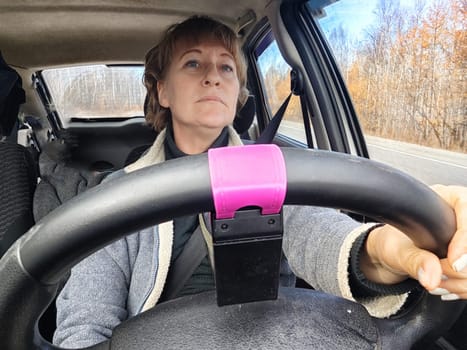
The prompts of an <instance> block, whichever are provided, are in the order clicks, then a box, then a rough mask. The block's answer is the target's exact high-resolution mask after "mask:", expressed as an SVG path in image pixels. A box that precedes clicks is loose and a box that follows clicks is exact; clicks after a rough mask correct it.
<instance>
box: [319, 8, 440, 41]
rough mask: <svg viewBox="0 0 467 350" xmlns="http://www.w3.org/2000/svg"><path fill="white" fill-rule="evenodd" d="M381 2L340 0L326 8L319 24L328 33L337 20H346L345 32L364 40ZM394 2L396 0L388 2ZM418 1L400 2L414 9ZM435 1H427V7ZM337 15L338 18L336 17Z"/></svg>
mask: <svg viewBox="0 0 467 350" xmlns="http://www.w3.org/2000/svg"><path fill="white" fill-rule="evenodd" d="M378 1H379V0H339V1H337V2H336V3H334V4H332V5H330V6H328V7H326V8H325V11H326V13H327V16H326V17H324V18H322V19H321V20H320V21H319V22H320V25H321V26H322V29H323V30H324V31H325V32H326V31H327V30H331V29H332V28H333V27H336V22H335V20H336V19H338V18H339V19H342V18H346V19H345V25H344V26H345V28H344V29H345V30H346V31H347V32H350V33H352V37H353V38H355V39H357V38H362V37H363V36H364V34H365V28H368V26H370V25H371V24H372V22H373V20H374V13H373V11H374V9H375V8H376V5H377V3H378ZM386 1H394V0H386ZM416 1H417V0H400V4H401V7H413V6H414V4H415V2H416ZM433 1H434V0H425V2H426V6H428V5H429V4H430V3H432V2H433ZM336 15H337V16H336Z"/></svg>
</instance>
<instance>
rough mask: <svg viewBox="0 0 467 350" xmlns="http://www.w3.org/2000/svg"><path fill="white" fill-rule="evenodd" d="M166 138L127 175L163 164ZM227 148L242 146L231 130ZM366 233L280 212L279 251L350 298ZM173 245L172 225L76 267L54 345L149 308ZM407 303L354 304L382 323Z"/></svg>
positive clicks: (314, 210) (84, 341) (323, 214)
mask: <svg viewBox="0 0 467 350" xmlns="http://www.w3.org/2000/svg"><path fill="white" fill-rule="evenodd" d="M164 139H165V130H164V131H162V132H161V133H160V135H159V136H158V137H157V139H156V141H155V142H154V144H153V145H152V146H151V148H150V149H149V150H148V152H147V153H146V154H145V155H144V156H143V157H141V158H140V159H139V160H137V161H136V162H135V163H133V164H131V165H129V166H127V167H126V168H125V172H132V171H135V170H137V169H140V168H143V167H145V166H148V165H151V164H155V163H159V162H162V161H164V160H165V154H164ZM229 145H241V140H240V138H239V136H238V135H237V134H236V132H235V131H234V130H233V129H232V128H230V129H229ZM371 227H372V226H371V225H368V224H366V225H362V224H360V223H358V222H356V221H354V220H352V219H351V218H349V217H348V216H347V215H344V214H341V213H339V212H338V211H336V210H333V209H328V208H319V207H298V206H285V207H284V238H283V250H284V252H285V255H286V256H287V258H288V261H289V264H290V267H291V268H292V271H293V272H294V273H295V274H296V275H297V276H298V277H300V278H302V279H304V280H305V281H307V282H308V283H309V284H310V285H312V286H313V287H314V288H316V289H319V290H322V291H324V292H328V293H331V294H334V295H338V296H342V297H344V298H347V299H350V300H354V299H353V297H352V293H351V291H350V287H349V281H348V273H347V271H348V264H349V254H350V249H351V247H352V244H353V242H354V241H355V239H356V238H357V237H358V236H359V235H361V234H362V233H364V232H366V231H367V230H368V229H369V228H371ZM304 228H306V230H305V229H304ZM172 242H173V224H172V222H171V221H170V222H166V223H162V224H160V225H158V226H156V227H150V228H148V229H145V230H142V231H140V232H137V233H134V234H132V235H130V236H127V237H125V238H123V239H121V240H118V241H116V242H114V243H113V244H111V245H109V246H107V247H105V248H103V249H101V250H99V251H98V252H96V253H94V254H93V255H91V256H89V257H88V258H86V259H85V260H83V261H82V262H81V263H79V264H78V265H76V266H75V267H74V268H73V269H72V271H71V275H70V278H69V280H68V281H67V283H66V285H65V287H64V288H63V290H62V292H61V293H60V295H59V296H58V298H57V301H56V305H57V329H56V332H55V334H54V339H53V341H54V344H56V345H59V346H61V347H67V348H81V347H86V346H90V345H94V344H96V343H99V342H102V341H104V340H106V339H108V338H110V337H111V335H112V330H113V329H114V328H115V327H116V326H117V325H118V324H120V323H121V322H123V321H125V320H126V319H128V318H130V317H132V316H135V315H137V314H139V313H141V312H143V311H145V310H147V309H149V308H152V307H153V306H155V305H156V303H157V301H158V299H159V298H160V296H161V293H162V290H163V288H164V284H165V280H166V278H167V273H168V270H169V264H170V257H171V253H172ZM405 299H406V295H396V296H385V297H378V298H373V299H369V300H359V301H360V302H362V303H363V304H364V306H365V307H367V309H368V311H369V312H370V313H371V314H372V315H374V316H377V317H386V316H389V315H391V314H393V313H395V312H396V311H397V310H398V309H399V308H400V306H401V305H402V304H403V302H404V301H405Z"/></svg>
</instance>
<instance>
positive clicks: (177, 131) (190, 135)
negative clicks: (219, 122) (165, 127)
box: [173, 126, 223, 154]
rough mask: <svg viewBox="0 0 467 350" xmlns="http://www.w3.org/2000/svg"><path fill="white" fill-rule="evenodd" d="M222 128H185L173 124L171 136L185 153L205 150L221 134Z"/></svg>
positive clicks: (198, 152) (197, 152) (196, 152)
mask: <svg viewBox="0 0 467 350" xmlns="http://www.w3.org/2000/svg"><path fill="white" fill-rule="evenodd" d="M222 130H223V128H222V129H218V128H213V129H208V128H199V130H193V128H189V129H185V128H178V127H175V126H173V137H174V141H175V144H176V145H177V147H178V149H179V150H180V151H182V152H183V153H185V154H200V153H203V152H205V151H206V150H207V149H208V148H209V147H210V146H211V145H212V144H213V143H214V141H216V139H217V138H218V137H219V135H220V134H221V132H222Z"/></svg>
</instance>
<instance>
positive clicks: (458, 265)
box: [452, 254, 467, 272]
mask: <svg viewBox="0 0 467 350" xmlns="http://www.w3.org/2000/svg"><path fill="white" fill-rule="evenodd" d="M466 267H467V254H464V255H462V256H461V257H460V258H459V259H457V260H456V261H454V263H453V264H452V268H453V269H454V270H455V271H457V272H461V271H462V272H463V270H464V269H465V268H466ZM466 272H467V271H466Z"/></svg>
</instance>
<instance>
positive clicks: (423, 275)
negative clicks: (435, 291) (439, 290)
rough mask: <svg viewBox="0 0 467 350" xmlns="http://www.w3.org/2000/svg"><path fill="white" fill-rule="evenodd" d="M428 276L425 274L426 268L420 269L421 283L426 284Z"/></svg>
mask: <svg viewBox="0 0 467 350" xmlns="http://www.w3.org/2000/svg"><path fill="white" fill-rule="evenodd" d="M425 279H426V276H425V270H423V269H422V268H421V267H420V268H419V269H418V281H419V282H420V284H421V285H425V284H426V281H425Z"/></svg>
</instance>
